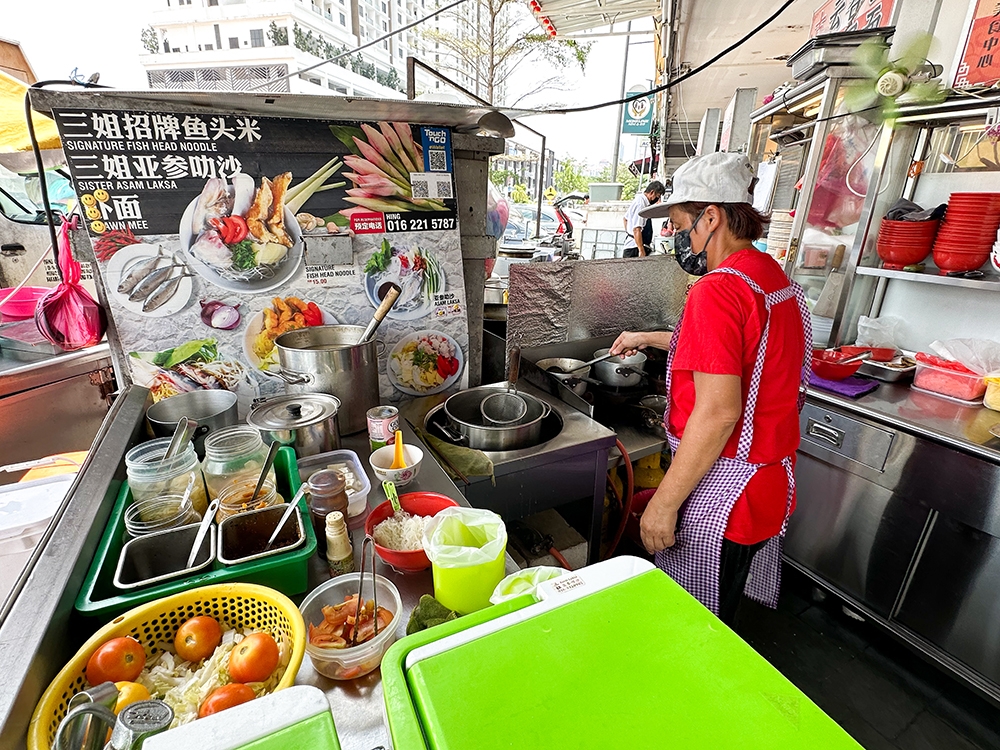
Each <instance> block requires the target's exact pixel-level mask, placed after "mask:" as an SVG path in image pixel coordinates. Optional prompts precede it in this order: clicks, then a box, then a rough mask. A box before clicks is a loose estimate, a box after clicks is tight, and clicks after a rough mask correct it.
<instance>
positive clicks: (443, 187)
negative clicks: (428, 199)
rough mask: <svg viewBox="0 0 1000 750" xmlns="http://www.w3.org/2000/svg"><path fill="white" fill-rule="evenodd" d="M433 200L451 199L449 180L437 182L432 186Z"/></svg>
mask: <svg viewBox="0 0 1000 750" xmlns="http://www.w3.org/2000/svg"><path fill="white" fill-rule="evenodd" d="M434 187H435V188H437V189H436V190H435V191H434V192H435V195H434V197H435V198H451V197H452V195H451V180H438V181H437V183H436V184H435V185H434Z"/></svg>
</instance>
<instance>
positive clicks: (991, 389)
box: [983, 375, 1000, 411]
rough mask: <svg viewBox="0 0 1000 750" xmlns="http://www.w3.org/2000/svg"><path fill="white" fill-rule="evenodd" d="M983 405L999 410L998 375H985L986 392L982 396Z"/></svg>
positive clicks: (999, 384)
mask: <svg viewBox="0 0 1000 750" xmlns="http://www.w3.org/2000/svg"><path fill="white" fill-rule="evenodd" d="M983 406H985V407H986V408H987V409H993V411H1000V375H988V376H987V377H986V394H985V395H984V396H983Z"/></svg>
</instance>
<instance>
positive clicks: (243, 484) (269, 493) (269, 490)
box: [215, 475, 285, 523]
mask: <svg viewBox="0 0 1000 750" xmlns="http://www.w3.org/2000/svg"><path fill="white" fill-rule="evenodd" d="M258 476H259V475H258ZM257 478H258V477H254V478H253V479H247V480H241V481H238V482H236V484H230V485H227V486H226V487H225V488H224V489H223V490H222V492H221V493H220V494H219V510H218V512H217V513H216V514H215V522H216V523H222V522H223V521H224V520H225V519H227V518H229V517H230V516H235V515H236V514H237V513H243V512H244V511H247V510H258V509H260V508H270V507H272V506H274V505H281V504H282V503H284V502H285V500H284V498H283V497H282V496H281V495H279V494H278V491H277V490H276V489H275V487H274V482H272V481H271V480H270V479H265V480H264V484H262V485H261V487H260V492H258V493H257V498H256V499H255V500H254V501H253V503H252V504H251V502H250V498H251V497H253V491H254V489H256V487H257Z"/></svg>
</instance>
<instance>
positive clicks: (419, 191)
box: [410, 180, 430, 198]
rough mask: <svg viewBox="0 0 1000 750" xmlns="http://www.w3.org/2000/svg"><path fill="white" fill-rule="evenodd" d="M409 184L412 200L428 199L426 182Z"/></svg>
mask: <svg viewBox="0 0 1000 750" xmlns="http://www.w3.org/2000/svg"><path fill="white" fill-rule="evenodd" d="M410 184H411V186H412V187H413V197H414V198H429V197H430V191H429V190H428V184H427V180H413V181H412V182H411V183H410Z"/></svg>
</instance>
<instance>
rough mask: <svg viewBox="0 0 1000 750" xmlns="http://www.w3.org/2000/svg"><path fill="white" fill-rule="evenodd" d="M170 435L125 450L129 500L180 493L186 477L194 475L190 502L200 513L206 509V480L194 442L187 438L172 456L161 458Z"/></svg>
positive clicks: (186, 483) (187, 479)
mask: <svg viewBox="0 0 1000 750" xmlns="http://www.w3.org/2000/svg"><path fill="white" fill-rule="evenodd" d="M170 440H171V439H170V438H157V439H156V440H150V441H148V442H145V443H141V444H139V445H137V446H136V447H135V448H133V449H132V450H130V451H129V452H128V453H126V454H125V473H126V475H127V476H128V486H129V489H130V490H131V491H132V500H133V501H134V502H138V501H140V500H149V499H152V498H155V497H160V496H162V495H183V494H184V491H185V490H186V489H187V485H188V481H189V480H190V479H191V476H192V475H193V476H194V487H193V488H192V490H191V506H192V507H193V508H194V509H195V510H196V511H197V512H198V514H199V515H204V514H205V511H207V510H208V498H207V496H206V494H205V480H204V478H203V477H202V473H201V465H200V464H199V463H198V455H197V454H196V453H195V452H194V443H191V442H189V443H188V444H187V445H186V446H184V448H183V450H181V452H180V453H178V454H177V455H176V456H174V457H173V458H171V459H169V460H167V461H164V460H163V454H165V453H166V452H167V446H169V445H170Z"/></svg>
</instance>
